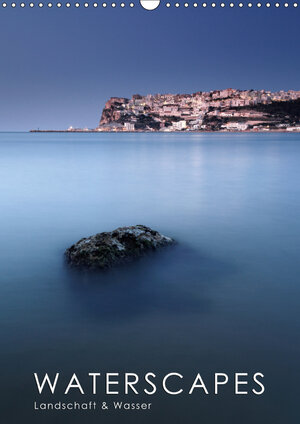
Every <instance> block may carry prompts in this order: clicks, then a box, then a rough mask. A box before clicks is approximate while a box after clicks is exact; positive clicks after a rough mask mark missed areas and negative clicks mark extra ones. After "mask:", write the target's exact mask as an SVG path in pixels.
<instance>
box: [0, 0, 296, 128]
mask: <svg viewBox="0 0 300 424" xmlns="http://www.w3.org/2000/svg"><path fill="white" fill-rule="evenodd" d="M124 1H125V3H126V7H125V8H124V9H122V8H120V7H116V8H115V9H113V8H111V7H107V8H106V9H103V8H102V7H99V8H97V9H94V8H92V7H89V8H87V9H85V8H83V7H81V8H79V9H75V8H74V7H71V8H69V9H67V8H65V7H62V8H61V9H57V8H52V9H49V8H46V7H44V8H42V9H39V8H38V7H35V8H33V9H30V8H29V7H28V5H27V6H26V7H25V8H24V9H21V8H20V7H19V3H17V5H18V6H17V7H16V8H15V9H13V8H11V7H7V8H6V9H3V8H1V7H0V131H27V130H29V129H37V128H40V129H64V128H68V127H69V126H70V125H72V126H73V127H89V128H95V127H96V126H97V125H98V122H99V119H100V115H101V111H102V108H103V106H104V104H105V102H106V101H107V100H108V99H109V98H110V97H112V96H120V97H122V96H125V97H131V95H132V94H136V93H139V94H148V93H152V94H154V93H193V92H196V91H209V90H214V89H222V88H228V87H232V88H240V89H251V88H252V89H263V88H264V89H268V90H274V91H276V90H280V89H284V90H288V89H296V90H300V81H299V75H300V54H299V46H300V31H299V14H300V7H298V8H297V9H295V8H293V7H290V8H287V9H286V8H283V7H281V8H278V9H277V8H275V7H272V8H270V9H267V8H266V7H262V8H260V9H258V8H257V7H253V8H251V9H249V8H246V7H244V8H242V9H240V8H238V7H235V8H229V7H228V6H227V7H225V8H224V9H222V8H220V7H217V8H215V9H213V8H211V7H208V8H206V9H203V8H197V9H194V8H192V7H189V8H184V7H180V8H175V7H174V6H173V7H171V8H169V9H167V8H166V7H164V6H162V5H161V6H160V7H159V8H158V9H156V10H155V11H151V12H149V11H146V10H144V9H143V8H142V7H141V6H139V4H138V3H136V6H135V7H134V8H130V7H129V6H128V5H129V2H128V1H126V0H124ZM1 3H2V2H1ZM26 3H27V2H26ZM53 3H55V2H53ZM81 3H82V2H81ZM119 3H120V2H119ZM119 3H118V4H119ZM226 3H227V2H226ZM253 3H254V4H255V2H253ZM27 4H28V3H27ZM108 4H109V5H110V3H108ZM162 4H164V3H162ZM227 5H228V3H227Z"/></svg>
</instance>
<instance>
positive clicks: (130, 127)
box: [124, 122, 134, 131]
mask: <svg viewBox="0 0 300 424" xmlns="http://www.w3.org/2000/svg"><path fill="white" fill-rule="evenodd" d="M124 128H125V131H134V124H133V123H132V122H125V124H124Z"/></svg>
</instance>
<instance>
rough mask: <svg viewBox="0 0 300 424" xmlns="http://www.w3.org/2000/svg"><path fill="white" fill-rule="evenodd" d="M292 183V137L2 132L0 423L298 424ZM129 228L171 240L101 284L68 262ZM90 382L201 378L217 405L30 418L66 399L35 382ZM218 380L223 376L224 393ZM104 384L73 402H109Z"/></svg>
mask: <svg viewBox="0 0 300 424" xmlns="http://www.w3.org/2000/svg"><path fill="white" fill-rule="evenodd" d="M299 181H300V135H298V134H286V135H284V134H264V135H261V134H241V135H237V134H228V135H226V134H207V135H194V134H178V135H172V134H162V135H160V134H137V135H134V134H128V135H126V134H26V133H24V134H23V133H2V134H0V193H1V198H0V202H1V221H0V234H1V256H0V269H1V275H0V280H1V285H0V320H1V327H2V328H1V345H2V347H1V353H0V355H1V368H2V371H1V388H2V393H1V404H2V408H1V412H0V415H1V420H0V421H1V423H3V424H4V423H8V424H15V423H16V424H19V423H21V422H26V423H27V422H28V423H29V422H30V423H39V424H40V423H42V424H48V423H51V424H52V423H53V422H56V423H64V424H68V423H76V424H77V423H83V422H84V423H91V424H94V423H100V422H103V423H120V422H122V423H129V424H133V423H134V424H135V423H139V424H140V423H141V422H142V423H154V422H159V423H183V422H186V423H191V424H192V423H196V422H203V423H210V424H227V423H230V424H232V423H239V424H240V423H243V424H250V423H251V424H253V423H254V422H255V423H256V424H266V423H272V424H283V423H285V424H293V423H296V422H297V421H298V419H297V417H298V418H299V411H298V409H299V408H298V407H297V406H296V405H297V403H298V400H299V395H300V391H299V371H300V369H299V353H300V340H299V334H300V321H299V295H300V286H299V271H300V265H299V251H300V224H299V215H300V185H299ZM138 223H139V224H145V225H149V226H151V227H153V228H155V229H157V230H159V231H161V232H163V233H164V234H166V235H169V236H172V237H174V238H175V239H176V240H177V241H178V245H177V246H176V247H175V248H173V249H170V250H167V251H163V252H161V253H159V254H157V255H154V256H152V257H149V258H146V259H143V260H140V261H138V262H137V263H134V264H131V265H130V266H128V267H124V268H121V269H117V270H114V271H112V272H107V273H104V274H88V273H80V272H75V271H71V270H69V269H68V267H66V265H65V263H64V260H63V253H64V249H65V248H66V247H68V246H69V245H70V244H72V243H73V242H76V241H77V240H78V239H80V238H81V237H83V236H88V235H91V234H94V233H96V232H100V231H106V230H111V229H114V228H115V227H118V226H123V225H132V224H138ZM93 371H94V372H97V371H98V372H102V373H105V372H120V373H122V372H124V371H127V372H138V373H140V374H141V376H142V375H143V373H144V372H147V371H153V372H155V373H156V374H157V375H158V377H159V376H160V375H162V374H164V373H168V372H170V371H177V372H181V373H184V374H185V382H184V383H183V385H184V386H185V384H186V385H187V387H188V386H189V385H190V384H191V382H192V380H193V377H194V376H195V374H196V373H197V372H201V374H202V376H203V378H205V382H206V383H207V386H208V389H209V391H210V392H211V393H212V394H211V395H210V396H205V395H203V394H202V392H201V391H200V390H199V391H197V390H196V391H195V392H194V394H193V395H192V396H187V395H181V396H166V395H163V394H162V391H161V390H160V391H159V393H158V394H157V395H155V396H153V397H146V396H145V395H141V396H136V397H134V396H132V397H129V399H130V400H134V401H142V400H145V401H148V402H152V403H153V407H152V408H153V409H152V412H150V413H148V412H127V413H124V412H123V413H116V412H112V411H110V412H106V413H104V412H102V413H100V412H97V413H95V412H91V413H77V414H76V415H73V414H72V413H70V412H52V413H51V412H48V413H42V412H35V413H34V412H33V402H34V400H40V401H41V400H43V401H48V402H50V401H58V400H63V401H65V400H66V398H67V399H68V400H69V399H71V400H73V399H74V396H72V395H71V396H70V397H66V396H63V395H62V391H63V390H62V388H61V389H58V393H57V396H54V397H51V396H43V397H41V398H39V397H38V395H37V392H36V389H35V384H34V381H33V377H32V373H33V372H41V373H43V372H49V373H54V372H62V373H63V374H64V375H65V376H66V377H70V375H71V374H72V373H73V372H77V373H78V375H80V376H82V382H83V384H85V385H86V387H85V388H86V389H87V392H88V393H89V394H90V393H91V390H90V382H89V380H87V378H86V377H85V376H86V373H87V372H93ZM235 371H236V372H248V373H249V374H252V373H253V372H256V371H260V372H263V373H264V375H265V386H266V392H265V394H264V395H263V396H256V397H255V396H254V395H249V396H240V397H236V396H234V395H233V391H234V385H233V382H232V373H233V372H235ZM214 372H227V373H228V374H229V375H230V378H231V380H230V383H229V384H228V385H227V387H225V388H224V389H222V390H221V392H220V393H221V394H220V395H219V396H214V395H213V373H214ZM100 381H102V383H100V389H99V394H98V396H96V397H95V396H94V398H95V399H94V398H93V397H92V396H90V395H88V396H87V397H84V396H82V397H81V398H80V397H79V396H78V397H77V398H79V399H80V400H81V401H84V400H91V399H92V400H97V401H99V402H101V401H108V402H110V401H111V399H110V398H109V399H108V398H105V397H104V395H103V387H102V386H103V380H100ZM101 384H102V386H101ZM251 388H252V385H249V389H250V392H251ZM142 390H143V386H141V392H142ZM101 392H102V393H101ZM120 399H122V396H116V399H115V398H114V397H113V400H120Z"/></svg>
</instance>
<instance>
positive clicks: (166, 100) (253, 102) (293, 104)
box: [33, 88, 300, 132]
mask: <svg viewBox="0 0 300 424" xmlns="http://www.w3.org/2000/svg"><path fill="white" fill-rule="evenodd" d="M34 131H37V130H33V132H34ZM38 131H39V132H42V130H38ZM49 131H55V130H49ZM56 131H59V130H56ZM67 131H71V132H76V131H77V132H81V131H85V132H94V131H103V132H109V131H118V132H122V131H127V132H128V131H140V132H141V131H146V132H150V131H152V132H154V131H161V132H174V131H193V132H200V131H202V132H205V131H222V132H225V131H233V132H236V131H239V132H240V131H253V132H260V131H264V132H266V131H288V132H292V131H294V132H296V131H298V132H300V91H296V90H289V91H284V90H280V91H278V92H274V93H272V92H271V91H266V90H253V89H252V90H236V89H232V88H228V89H225V90H212V91H210V92H197V93H193V94H155V95H151V94H148V95H146V96H141V95H140V94H134V95H133V96H132V97H131V98H130V99H127V98H124V97H112V98H111V99H109V100H108V102H106V104H105V107H104V109H103V112H102V115H101V119H100V122H99V125H98V126H97V127H96V128H94V129H89V128H73V126H70V127H69V128H68V129H67Z"/></svg>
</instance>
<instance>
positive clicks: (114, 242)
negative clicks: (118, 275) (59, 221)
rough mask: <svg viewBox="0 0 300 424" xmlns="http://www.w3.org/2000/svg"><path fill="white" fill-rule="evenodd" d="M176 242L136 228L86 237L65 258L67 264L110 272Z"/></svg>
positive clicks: (143, 227)
mask: <svg viewBox="0 0 300 424" xmlns="http://www.w3.org/2000/svg"><path fill="white" fill-rule="evenodd" d="M174 243H175V241H174V240H173V239H172V238H170V237H167V236H164V235H163V234H160V233H159V232H158V231H155V230H153V229H151V228H149V227H146V226H145V225H135V226H130V227H120V228H117V229H115V230H113V231H110V232H103V233H98V234H95V235H93V236H90V237H87V238H82V239H81V240H79V241H78V242H77V243H75V244H73V245H72V246H71V247H69V248H68V249H67V250H66V252H65V255H66V259H67V262H68V263H69V264H70V265H73V266H76V267H83V268H92V269H108V268H112V267H114V266H117V265H120V264H124V263H127V262H131V261H132V260H134V259H137V258H139V257H141V256H144V255H145V254H146V253H148V252H151V251H155V250H157V249H160V248H162V247H166V246H170V245H172V244H174Z"/></svg>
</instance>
